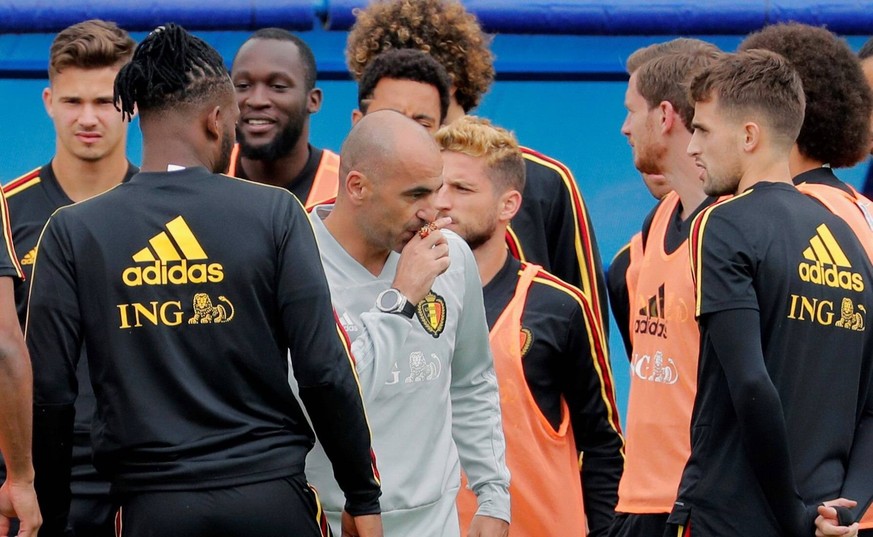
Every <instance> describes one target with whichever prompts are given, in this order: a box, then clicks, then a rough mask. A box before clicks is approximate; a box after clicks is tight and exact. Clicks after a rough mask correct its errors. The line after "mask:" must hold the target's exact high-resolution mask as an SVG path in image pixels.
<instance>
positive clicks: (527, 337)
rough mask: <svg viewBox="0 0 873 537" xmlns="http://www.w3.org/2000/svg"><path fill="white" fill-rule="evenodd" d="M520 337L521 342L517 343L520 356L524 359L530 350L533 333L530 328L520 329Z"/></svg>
mask: <svg viewBox="0 0 873 537" xmlns="http://www.w3.org/2000/svg"><path fill="white" fill-rule="evenodd" d="M520 336H521V341H520V342H519V343H520V345H519V348H520V349H521V356H522V357H524V356H525V355H526V354H527V351H529V350H530V346H531V345H532V344H533V332H531V331H530V328H524V327H522V329H521V332H520Z"/></svg>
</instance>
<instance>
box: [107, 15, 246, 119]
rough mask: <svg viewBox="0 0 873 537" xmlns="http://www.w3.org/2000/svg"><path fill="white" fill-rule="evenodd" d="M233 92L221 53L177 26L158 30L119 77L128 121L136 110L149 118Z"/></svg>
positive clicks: (118, 92)
mask: <svg viewBox="0 0 873 537" xmlns="http://www.w3.org/2000/svg"><path fill="white" fill-rule="evenodd" d="M225 91H229V92H230V93H231V94H232V93H233V86H232V85H231V83H230V75H228V73H227V68H226V67H225V65H224V60H223V59H222V58H221V55H220V54H219V53H218V52H217V51H216V50H215V49H214V48H212V47H211V46H210V45H209V44H208V43H206V42H205V41H203V40H202V39H200V38H198V37H195V36H193V35H191V34H190V33H188V32H187V31H186V30H185V29H184V28H182V27H181V26H178V25H176V24H173V23H169V24H166V25H164V26H159V27H158V28H156V29H155V30H153V31H152V33H150V34H149V35H148V37H146V38H145V39H144V40H143V41H142V43H140V44H139V46H137V47H136V50H135V51H134V53H133V59H131V60H130V62H129V63H128V64H127V65H125V66H124V67H122V68H121V71H119V72H118V76H117V77H116V78H115V97H114V98H115V105H116V107H119V103H120V107H119V108H120V110H121V112H122V114H123V115H124V116H125V117H126V119H128V120H130V119H131V117H132V116H133V113H134V109H135V107H136V108H137V109H139V112H140V113H141V114H143V115H146V114H148V113H150V112H160V111H163V110H168V109H171V108H175V107H178V106H180V105H183V104H195V103H201V102H205V101H206V100H207V99H209V98H213V97H214V96H216V95H219V94H220V93H222V92H225Z"/></svg>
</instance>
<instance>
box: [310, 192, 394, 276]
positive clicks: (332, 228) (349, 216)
mask: <svg viewBox="0 0 873 537" xmlns="http://www.w3.org/2000/svg"><path fill="white" fill-rule="evenodd" d="M353 215H354V211H350V210H348V209H347V208H345V207H342V201H341V200H339V199H338V200H337V203H336V204H335V205H334V209H333V210H332V211H331V212H330V213H329V214H328V215H327V216H326V217H325V218H324V220H323V222H324V227H326V228H327V231H328V232H330V234H331V236H332V237H333V238H334V240H335V241H336V242H337V243H339V245H340V246H342V247H343V250H345V251H346V252H347V253H348V254H349V255H350V256H352V259H354V260H355V261H357V262H358V263H359V264H360V265H361V266H362V267H364V268H365V269H367V271H368V272H370V274H372V275H373V276H378V275H379V274H381V273H382V269H383V268H385V261H387V260H388V255H389V254H390V253H391V250H389V249H386V248H381V247H374V246H373V245H372V244H370V242H369V241H368V240H367V237H366V236H365V235H364V234H363V233H362V232H361V227H360V224H359V222H357V220H356V219H355V217H354V216H353Z"/></svg>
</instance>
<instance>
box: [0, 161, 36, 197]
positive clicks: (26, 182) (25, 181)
mask: <svg viewBox="0 0 873 537" xmlns="http://www.w3.org/2000/svg"><path fill="white" fill-rule="evenodd" d="M41 169H42V168H34V169H33V170H30V171H29V172H27V173H25V174H24V175H22V176H21V177H18V178H17V179H14V180H12V181H9V182H8V183H7V184H6V186H4V187H3V193H4V194H5V195H6V197H7V198H9V197H12V196H14V195H15V194H18V193H19V192H23V191H25V190H27V189H28V188H30V187H32V186H34V185H38V184H39V183H41V182H42V178H40V176H39V171H40V170H41Z"/></svg>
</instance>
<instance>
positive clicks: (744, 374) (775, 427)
mask: <svg viewBox="0 0 873 537" xmlns="http://www.w3.org/2000/svg"><path fill="white" fill-rule="evenodd" d="M700 323H701V328H702V329H705V330H706V333H707V334H708V335H709V338H710V340H711V341H712V346H713V349H714V350H715V354H716V356H717V357H718V360H719V363H720V364H721V367H722V369H723V370H724V374H725V377H726V379H727V384H728V390H729V392H730V396H731V400H732V401H733V406H734V411H735V412H736V415H737V420H738V421H739V425H740V434H741V435H742V439H743V445H744V446H745V451H746V455H747V456H748V459H749V462H750V463H751V466H752V469H753V471H754V472H755V475H756V476H757V478H758V483H759V484H760V486H761V489H762V490H763V492H764V496H765V497H766V498H767V502H768V503H769V505H770V509H771V510H772V512H773V515H774V517H775V519H776V520H778V521H779V523H780V524H781V525H782V528H783V530H784V534H785V535H813V533H814V532H815V528H814V521H815V517H816V516H817V513H816V507H815V506H810V507H807V506H806V505H804V503H803V500H802V499H801V497H800V494H799V493H798V492H797V487H796V486H795V481H794V475H793V472H792V469H791V462H790V456H789V450H788V432H787V429H786V425H785V418H784V414H783V411H782V402H781V400H780V398H779V393H778V392H777V391H776V386H774V384H773V381H772V380H771V378H770V375H769V373H768V372H767V368H766V366H765V364H764V354H763V350H762V346H761V332H760V331H761V328H760V326H761V325H760V317H759V313H758V311H757V310H753V309H731V310H725V311H720V312H716V313H712V314H709V315H705V316H703V317H701V318H700ZM737 334H743V337H737ZM765 438H766V442H762V441H761V439H765ZM868 456H869V454H868Z"/></svg>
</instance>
